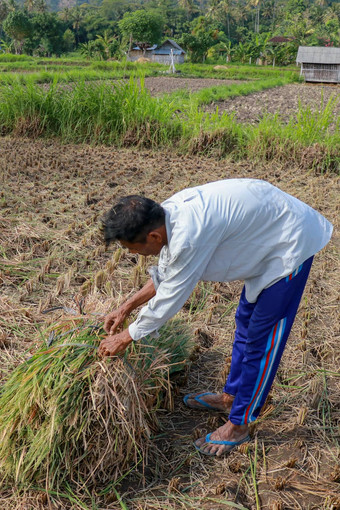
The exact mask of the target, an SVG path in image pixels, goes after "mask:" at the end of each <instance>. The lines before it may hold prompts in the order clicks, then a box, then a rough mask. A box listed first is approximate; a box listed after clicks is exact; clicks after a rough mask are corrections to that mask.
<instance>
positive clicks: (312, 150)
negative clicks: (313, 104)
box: [246, 96, 340, 173]
mask: <svg viewBox="0 0 340 510" xmlns="http://www.w3.org/2000/svg"><path fill="white" fill-rule="evenodd" d="M338 101H339V99H338V98H336V97H335V96H331V97H330V99H329V100H328V102H327V103H326V104H325V105H324V104H321V106H320V109H316V110H315V111H313V110H312V109H311V108H310V107H303V106H302V105H301V103H299V109H298V112H297V113H296V114H295V115H292V116H291V117H290V119H289V121H288V122H287V123H284V122H282V120H281V119H280V116H279V115H278V114H275V115H266V116H264V117H263V118H262V119H261V120H260V122H259V123H258V124H257V125H256V126H247V127H246V138H247V148H246V150H247V153H248V157H250V158H251V159H261V160H267V161H270V160H273V159H276V160H277V161H283V162H287V161H291V162H295V163H298V164H299V166H301V167H302V168H306V169H314V170H318V171H320V172H324V171H333V172H336V173H340V129H339V127H340V121H339V119H337V118H336V115H335V112H334V109H335V107H336V105H337V103H338Z"/></svg>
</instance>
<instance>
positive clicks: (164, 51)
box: [133, 39, 185, 55]
mask: <svg viewBox="0 0 340 510" xmlns="http://www.w3.org/2000/svg"><path fill="white" fill-rule="evenodd" d="M166 44H168V45H169V44H170V46H172V47H173V52H174V55H181V54H182V53H184V54H185V51H184V50H183V48H181V47H180V46H179V45H178V44H177V43H176V42H175V41H173V40H172V39H167V40H166V41H164V42H163V44H161V46H157V44H154V45H153V46H150V48H147V49H146V51H152V52H153V53H155V54H157V55H170V49H169V48H164V46H165V45H166ZM133 50H134V51H141V49H140V47H139V46H138V45H135V46H134V47H133Z"/></svg>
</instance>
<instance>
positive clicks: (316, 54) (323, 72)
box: [296, 46, 340, 83]
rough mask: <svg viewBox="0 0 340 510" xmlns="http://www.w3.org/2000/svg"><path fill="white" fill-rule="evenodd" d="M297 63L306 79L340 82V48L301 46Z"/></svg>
mask: <svg viewBox="0 0 340 510" xmlns="http://www.w3.org/2000/svg"><path fill="white" fill-rule="evenodd" d="M296 63H297V64H300V65H301V75H303V76H304V78H305V81H312V82H326V83H327V82H329V83H340V48H334V47H319V46H300V47H299V50H298V54H297V57H296Z"/></svg>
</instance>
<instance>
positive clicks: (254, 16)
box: [0, 0, 340, 64]
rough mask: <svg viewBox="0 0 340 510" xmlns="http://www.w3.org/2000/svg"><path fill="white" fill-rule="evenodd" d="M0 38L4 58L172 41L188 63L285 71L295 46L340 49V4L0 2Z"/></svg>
mask: <svg viewBox="0 0 340 510" xmlns="http://www.w3.org/2000/svg"><path fill="white" fill-rule="evenodd" d="M278 36H279V37H281V39H279V41H277V40H276V41H275V40H274V41H271V39H272V38H273V37H278ZM282 37H283V38H284V39H283V40H282ZM0 38H1V39H2V41H1V43H0V44H1V49H2V51H6V52H12V53H14V52H15V53H22V52H25V53H27V54H33V55H34V54H37V55H46V56H48V55H53V54H55V55H60V54H61V53H66V52H69V51H73V50H77V49H79V50H81V51H82V53H83V54H84V55H85V56H86V57H88V58H92V57H95V58H101V59H108V58H110V57H116V58H119V57H122V56H124V54H126V53H127V52H128V51H129V48H130V47H131V43H136V42H140V43H143V44H145V45H148V44H153V43H155V42H156V43H157V42H159V41H160V40H161V39H162V38H163V39H166V38H173V39H174V40H176V41H177V42H178V43H179V44H181V45H182V46H183V47H184V49H185V50H186V51H187V53H188V57H189V59H190V60H191V61H193V62H202V61H205V60H206V59H210V61H213V62H217V61H221V62H222V61H223V62H225V61H229V60H231V59H233V60H236V61H240V62H248V61H249V60H250V59H252V61H254V60H255V59H261V60H265V61H266V62H267V63H269V62H270V63H271V62H273V60H274V59H275V61H276V62H277V63H280V64H288V63H291V62H292V61H293V60H294V56H295V54H296V48H297V47H298V46H299V45H300V44H302V45H314V46H315V45H317V46H340V2H338V1H334V0H288V1H287V0H89V3H86V2H85V3H84V2H82V1H81V0H48V1H47V3H46V1H45V0H25V1H24V3H22V0H21V1H20V3H16V2H15V0H0Z"/></svg>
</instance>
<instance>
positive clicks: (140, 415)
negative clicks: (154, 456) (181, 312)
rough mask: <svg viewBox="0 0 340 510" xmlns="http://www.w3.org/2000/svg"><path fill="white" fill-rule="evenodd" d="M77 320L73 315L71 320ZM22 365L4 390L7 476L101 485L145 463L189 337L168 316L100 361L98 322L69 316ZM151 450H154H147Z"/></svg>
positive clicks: (1, 431)
mask: <svg viewBox="0 0 340 510" xmlns="http://www.w3.org/2000/svg"><path fill="white" fill-rule="evenodd" d="M74 323H75V324H76V319H74ZM67 327H68V330H67V331H66V332H65V323H64V324H62V325H60V327H59V329H58V331H57V335H56V336H55V333H54V334H53V335H51V334H50V337H49V342H48V343H50V344H51V341H53V343H52V345H50V346H46V344H45V343H44V345H42V346H41V347H40V349H39V350H38V351H37V352H36V353H35V354H34V355H33V356H32V357H31V358H30V359H28V360H27V361H25V362H24V363H22V364H21V365H19V366H18V367H17V368H16V369H15V370H14V372H13V373H12V375H11V377H10V378H9V379H8V381H7V382H6V383H5V384H4V386H3V387H2V389H1V392H0V409H1V415H0V474H1V478H2V479H3V480H4V481H5V482H6V483H8V482H13V481H14V482H15V483H17V484H20V485H24V486H29V485H31V484H32V483H34V484H39V485H41V484H44V486H45V487H49V488H50V489H51V488H57V487H60V485H61V484H62V483H63V482H65V481H66V480H67V482H68V483H70V482H75V483H77V484H78V486H79V484H81V485H82V484H86V487H87V488H88V487H89V486H97V487H98V486H103V485H105V484H107V483H108V482H113V481H117V480H119V479H120V478H121V477H123V476H124V475H125V474H126V473H127V472H129V470H131V469H132V468H133V467H134V466H136V465H137V464H138V463H142V464H143V463H146V461H147V455H148V452H149V447H150V445H151V444H152V443H151V441H150V434H151V431H152V430H155V429H156V428H157V417H156V414H155V410H157V408H158V407H159V406H160V404H161V402H162V400H164V397H168V396H169V392H170V390H171V387H170V382H169V375H170V374H171V372H174V371H177V370H180V369H182V368H183V367H184V365H185V360H186V359H187V357H188V355H189V349H190V335H189V332H188V329H187V328H186V327H184V326H183V325H182V324H181V323H180V322H178V321H172V322H169V323H168V325H167V326H166V327H164V328H163V329H162V330H161V331H160V336H159V337H158V338H155V339H151V338H146V339H145V340H143V341H141V342H138V343H133V345H132V346H131V347H130V348H129V350H128V351H127V352H126V353H125V354H124V356H123V357H121V358H118V357H115V358H111V359H110V358H108V359H102V358H100V357H99V356H98V353H97V352H98V345H99V341H100V339H101V338H102V337H103V336H104V332H103V330H101V329H99V327H98V326H93V325H92V326H91V324H90V323H89V322H88V320H83V319H82V325H81V326H80V325H79V323H78V324H77V325H76V327H72V329H71V330H70V329H69V328H70V321H68V323H67ZM149 453H150V452H149Z"/></svg>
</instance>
